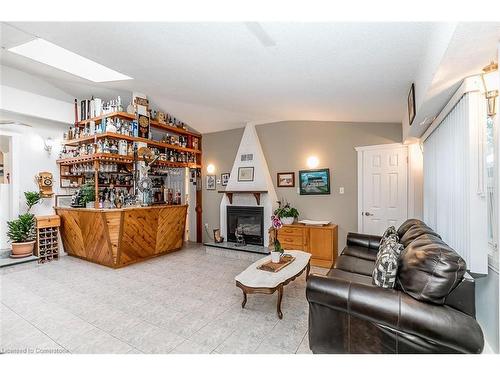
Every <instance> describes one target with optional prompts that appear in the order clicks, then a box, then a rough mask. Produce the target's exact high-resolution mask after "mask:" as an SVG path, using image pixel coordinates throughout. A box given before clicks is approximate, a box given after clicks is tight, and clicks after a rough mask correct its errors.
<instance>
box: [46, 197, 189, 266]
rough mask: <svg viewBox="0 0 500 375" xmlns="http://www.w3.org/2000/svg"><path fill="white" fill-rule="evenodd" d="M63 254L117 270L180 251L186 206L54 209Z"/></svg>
mask: <svg viewBox="0 0 500 375" xmlns="http://www.w3.org/2000/svg"><path fill="white" fill-rule="evenodd" d="M55 210H56V213H57V215H59V216H60V218H61V228H60V232H61V238H62V242H63V245H64V250H65V251H66V252H67V253H68V254H69V255H72V256H75V257H78V258H81V259H85V260H87V261H90V262H94V263H97V264H101V265H104V266H108V267H112V268H119V267H123V266H127V265H129V264H132V263H136V262H140V261H143V260H145V259H148V258H152V257H155V256H159V255H163V254H166V253H169V252H172V251H176V250H179V249H181V248H182V246H183V243H184V235H185V227H186V215H187V205H157V206H149V207H125V208H119V209H95V208H71V207H55Z"/></svg>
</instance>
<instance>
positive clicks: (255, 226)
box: [227, 206, 264, 245]
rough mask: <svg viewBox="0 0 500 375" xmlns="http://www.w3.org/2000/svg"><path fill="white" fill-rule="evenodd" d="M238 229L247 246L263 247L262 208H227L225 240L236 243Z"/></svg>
mask: <svg viewBox="0 0 500 375" xmlns="http://www.w3.org/2000/svg"><path fill="white" fill-rule="evenodd" d="M238 227H240V228H241V230H242V232H243V237H244V238H245V242H246V243H247V244H253V245H264V207H253V206H227V240H228V241H229V242H236V236H235V232H236V228H238Z"/></svg>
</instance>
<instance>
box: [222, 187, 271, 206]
mask: <svg viewBox="0 0 500 375" xmlns="http://www.w3.org/2000/svg"><path fill="white" fill-rule="evenodd" d="M219 193H225V194H226V196H227V198H228V199H229V203H230V204H233V194H253V196H254V197H255V200H256V201H257V205H260V195H261V194H265V193H267V190H219Z"/></svg>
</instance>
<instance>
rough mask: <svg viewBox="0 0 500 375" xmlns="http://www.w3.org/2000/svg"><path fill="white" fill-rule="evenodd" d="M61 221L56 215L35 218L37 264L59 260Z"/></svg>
mask: <svg viewBox="0 0 500 375" xmlns="http://www.w3.org/2000/svg"><path fill="white" fill-rule="evenodd" d="M60 225H61V219H60V218H59V216H57V215H48V216H37V217H36V246H35V255H36V256H37V257H38V263H46V262H50V261H51V260H54V259H58V258H59V227H60Z"/></svg>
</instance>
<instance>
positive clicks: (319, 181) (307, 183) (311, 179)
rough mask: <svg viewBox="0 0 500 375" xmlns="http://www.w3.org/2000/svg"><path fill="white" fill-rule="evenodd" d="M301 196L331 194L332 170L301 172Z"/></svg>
mask: <svg viewBox="0 0 500 375" xmlns="http://www.w3.org/2000/svg"><path fill="white" fill-rule="evenodd" d="M299 186H300V195H324V194H330V169H328V168H324V169H308V170H305V171H299Z"/></svg>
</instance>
